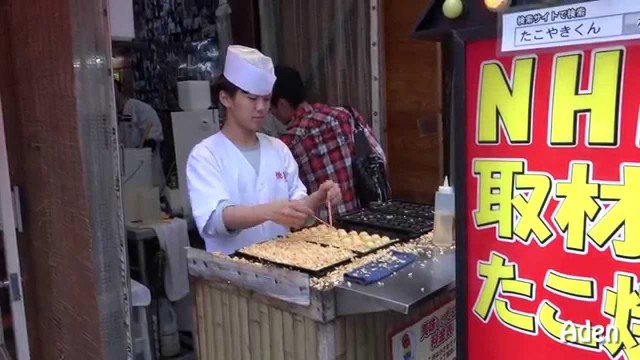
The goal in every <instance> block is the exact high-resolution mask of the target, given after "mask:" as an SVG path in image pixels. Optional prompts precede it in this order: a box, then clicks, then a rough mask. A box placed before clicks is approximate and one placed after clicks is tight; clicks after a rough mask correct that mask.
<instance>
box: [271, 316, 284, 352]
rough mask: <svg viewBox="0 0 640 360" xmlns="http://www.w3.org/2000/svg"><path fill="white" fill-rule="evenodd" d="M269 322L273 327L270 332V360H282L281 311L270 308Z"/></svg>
mask: <svg viewBox="0 0 640 360" xmlns="http://www.w3.org/2000/svg"><path fill="white" fill-rule="evenodd" d="M269 321H270V322H271V325H272V326H273V329H272V331H271V360H284V332H283V331H284V327H283V325H282V310H279V309H274V308H270V309H269Z"/></svg>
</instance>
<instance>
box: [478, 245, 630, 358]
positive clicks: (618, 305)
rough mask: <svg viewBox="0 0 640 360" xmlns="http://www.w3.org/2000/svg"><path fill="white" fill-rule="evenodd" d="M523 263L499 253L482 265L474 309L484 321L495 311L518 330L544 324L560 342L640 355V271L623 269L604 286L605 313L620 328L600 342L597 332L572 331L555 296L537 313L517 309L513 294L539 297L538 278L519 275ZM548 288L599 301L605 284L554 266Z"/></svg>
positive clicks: (613, 328)
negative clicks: (581, 333) (512, 303)
mask: <svg viewBox="0 0 640 360" xmlns="http://www.w3.org/2000/svg"><path fill="white" fill-rule="evenodd" d="M518 273H519V269H518V264H516V263H510V262H509V259H507V257H506V256H504V255H502V254H499V253H497V252H493V253H492V254H491V257H490V259H488V260H487V261H484V262H482V261H481V262H480V263H479V265H478V277H479V278H481V279H482V280H483V285H482V289H481V291H480V293H479V294H478V297H477V301H476V303H475V305H474V307H473V312H474V314H475V315H476V316H477V317H478V318H480V319H481V320H482V321H484V322H487V321H489V317H490V316H491V315H492V314H495V316H496V317H497V318H498V319H499V320H500V322H501V323H503V324H504V325H505V326H508V327H510V328H511V329H513V330H515V331H519V332H522V333H528V334H530V335H537V334H538V331H539V329H542V330H543V332H544V333H545V334H546V335H547V336H549V337H550V338H551V339H553V340H555V341H558V342H563V343H564V342H568V343H570V344H571V345H572V346H576V347H582V348H586V349H591V350H600V351H602V350H606V351H607V352H608V353H609V354H610V355H612V356H618V355H619V354H620V352H624V354H625V355H626V356H627V358H628V359H638V358H640V341H639V340H638V337H639V336H640V329H638V326H636V325H635V324H634V323H635V322H637V321H640V292H639V291H638V290H637V289H638V286H639V285H640V283H639V282H638V278H637V276H636V275H635V274H629V273H624V272H619V273H617V274H616V277H615V279H613V280H612V283H614V284H615V285H614V286H612V287H606V288H604V289H601V291H602V297H601V299H603V304H602V315H603V316H604V317H605V318H608V319H610V324H609V325H608V326H607V327H606V328H607V329H611V330H610V332H612V333H615V335H614V336H610V337H606V339H607V341H603V342H598V341H596V339H597V338H598V336H596V335H597V334H589V335H588V336H578V334H577V333H576V334H569V336H567V335H566V330H565V329H566V325H567V323H568V322H569V320H562V319H561V318H560V314H561V311H562V310H561V309H560V308H558V306H556V305H554V304H553V303H552V302H551V301H549V300H547V299H544V300H542V301H541V302H540V305H539V306H538V311H537V313H535V314H534V313H526V312H522V311H518V310H515V309H512V308H511V306H510V304H509V300H508V297H509V296H519V297H521V298H522V297H524V298H526V299H529V300H533V299H535V298H536V294H535V283H534V282H532V281H530V280H527V279H523V278H521V277H519V276H518ZM544 287H545V288H546V289H548V290H550V291H552V292H555V293H557V294H560V295H561V296H565V297H569V298H572V299H575V300H576V301H577V302H578V304H579V302H580V301H595V300H596V299H597V298H598V296H597V292H598V291H600V289H597V287H596V280H595V279H588V278H580V277H576V276H572V275H571V274H562V273H560V272H557V271H554V270H549V271H548V272H547V276H546V278H545V281H544Z"/></svg>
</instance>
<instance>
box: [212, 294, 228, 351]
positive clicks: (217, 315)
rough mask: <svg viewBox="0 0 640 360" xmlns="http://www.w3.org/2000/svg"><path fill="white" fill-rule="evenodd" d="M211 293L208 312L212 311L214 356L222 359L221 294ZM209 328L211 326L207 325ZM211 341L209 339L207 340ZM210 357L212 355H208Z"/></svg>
mask: <svg viewBox="0 0 640 360" xmlns="http://www.w3.org/2000/svg"><path fill="white" fill-rule="evenodd" d="M211 290H214V291H213V308H212V309H209V311H213V314H214V316H213V317H214V319H213V333H214V340H213V341H212V342H213V343H214V344H215V345H214V354H215V358H216V359H222V358H224V351H225V350H224V343H225V341H224V340H225V339H224V334H225V332H224V317H223V316H222V293H221V292H220V291H217V290H215V289H211ZM209 326H211V324H209ZM209 341H211V339H209ZM209 356H212V355H209Z"/></svg>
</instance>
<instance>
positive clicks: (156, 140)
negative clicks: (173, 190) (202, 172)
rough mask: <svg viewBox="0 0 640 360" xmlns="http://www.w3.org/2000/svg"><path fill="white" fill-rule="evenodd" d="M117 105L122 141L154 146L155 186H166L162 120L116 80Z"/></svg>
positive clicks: (130, 146)
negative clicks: (128, 93) (162, 153)
mask: <svg viewBox="0 0 640 360" xmlns="http://www.w3.org/2000/svg"><path fill="white" fill-rule="evenodd" d="M114 87H115V93H116V108H117V109H118V114H119V115H120V119H121V120H120V121H119V122H118V135H119V140H120V144H121V145H123V146H124V147H126V148H140V147H149V148H151V171H152V179H153V185H154V186H158V187H162V186H163V185H164V181H165V179H164V170H163V168H162V157H161V155H160V147H161V145H162V141H163V140H164V132H163V130H162V123H161V122H160V118H159V117H158V113H156V111H155V110H153V108H152V107H151V105H149V104H147V103H145V102H142V101H140V100H138V99H133V98H131V97H129V96H128V95H127V94H126V93H125V92H124V91H123V89H122V84H121V83H120V82H119V81H114Z"/></svg>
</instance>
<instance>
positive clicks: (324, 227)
mask: <svg viewBox="0 0 640 360" xmlns="http://www.w3.org/2000/svg"><path fill="white" fill-rule="evenodd" d="M328 229H329V228H328V227H327V225H325V224H322V225H318V230H321V231H326V230H328Z"/></svg>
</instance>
